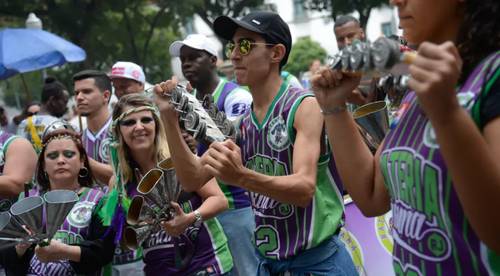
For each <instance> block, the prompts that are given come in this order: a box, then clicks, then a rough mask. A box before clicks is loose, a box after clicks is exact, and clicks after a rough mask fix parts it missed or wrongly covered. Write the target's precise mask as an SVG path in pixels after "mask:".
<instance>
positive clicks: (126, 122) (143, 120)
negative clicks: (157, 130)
mask: <svg viewBox="0 0 500 276" xmlns="http://www.w3.org/2000/svg"><path fill="white" fill-rule="evenodd" d="M139 121H140V122H141V124H143V125H147V124H150V123H152V122H153V121H154V119H153V117H142V118H141V119H139ZM136 123H137V120H136V119H127V120H122V121H121V122H120V125H122V126H125V127H131V126H133V125H135V124H136Z"/></svg>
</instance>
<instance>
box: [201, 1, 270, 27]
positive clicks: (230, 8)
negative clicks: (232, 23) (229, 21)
mask: <svg viewBox="0 0 500 276" xmlns="http://www.w3.org/2000/svg"><path fill="white" fill-rule="evenodd" d="M198 2H199V3H198V5H197V7H196V9H195V10H196V14H198V15H199V16H200V17H201V19H202V20H203V21H204V22H205V23H206V24H207V25H208V26H210V28H211V27H212V23H213V22H214V20H215V19H216V18H217V17H219V16H221V15H226V16H230V17H238V16H240V15H242V14H243V13H248V12H249V11H250V9H251V8H252V7H257V6H259V5H262V4H263V3H264V0H233V1H228V0H201V1H198Z"/></svg>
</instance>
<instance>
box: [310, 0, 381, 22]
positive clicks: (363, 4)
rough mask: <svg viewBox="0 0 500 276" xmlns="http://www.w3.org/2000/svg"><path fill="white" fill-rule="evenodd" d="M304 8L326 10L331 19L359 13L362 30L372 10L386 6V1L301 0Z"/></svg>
mask: <svg viewBox="0 0 500 276" xmlns="http://www.w3.org/2000/svg"><path fill="white" fill-rule="evenodd" d="M302 2H303V3H304V7H306V8H308V9H312V10H320V11H321V10H328V11H330V12H331V15H332V18H333V19H335V18H337V16H339V15H342V14H349V13H352V12H354V11H357V12H358V13H359V21H360V23H361V27H362V28H363V29H364V28H365V27H366V23H367V22H368V18H369V17H370V12H371V10H372V9H373V8H378V7H381V6H384V5H387V3H388V1H387V0H356V1H353V0H302Z"/></svg>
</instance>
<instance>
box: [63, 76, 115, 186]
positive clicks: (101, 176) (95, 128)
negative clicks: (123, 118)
mask: <svg viewBox="0 0 500 276" xmlns="http://www.w3.org/2000/svg"><path fill="white" fill-rule="evenodd" d="M73 82H74V89H75V101H76V106H77V110H78V113H79V114H80V116H84V117H85V118H86V119H87V128H86V129H83V130H82V143H83V147H84V148H85V151H86V152H87V155H88V157H89V162H90V166H91V168H92V172H93V174H94V177H95V178H96V179H97V180H98V181H99V182H100V183H101V184H105V185H106V184H108V182H109V179H110V178H111V176H112V175H113V169H112V168H111V166H110V165H108V164H109V143H110V141H111V140H110V139H111V137H110V135H111V132H110V130H109V129H110V128H109V127H110V125H111V121H112V118H111V114H110V113H109V109H108V103H109V99H110V97H111V80H110V78H109V77H108V76H107V75H106V73H104V72H100V71H96V70H83V71H80V72H78V73H76V74H75V75H74V76H73Z"/></svg>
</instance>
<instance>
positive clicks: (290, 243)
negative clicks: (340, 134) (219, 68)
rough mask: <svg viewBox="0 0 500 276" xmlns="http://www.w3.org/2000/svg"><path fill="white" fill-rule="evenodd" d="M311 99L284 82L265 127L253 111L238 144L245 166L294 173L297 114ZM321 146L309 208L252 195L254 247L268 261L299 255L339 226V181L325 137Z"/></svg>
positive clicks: (243, 124) (246, 117)
mask: <svg viewBox="0 0 500 276" xmlns="http://www.w3.org/2000/svg"><path fill="white" fill-rule="evenodd" d="M312 96H313V95H312V94H310V93H308V92H307V91H305V90H302V89H298V88H292V87H290V85H289V83H288V82H286V81H284V82H283V84H282V85H281V87H280V89H279V92H278V93H277V95H276V96H275V98H274V100H273V102H272V103H271V105H270V107H269V109H268V111H267V114H266V116H265V118H264V120H263V121H262V123H259V122H258V121H257V119H256V117H255V115H254V113H253V112H252V111H251V110H249V111H247V112H246V113H245V114H244V115H243V118H242V120H241V122H240V131H241V139H240V141H239V145H240V147H241V153H242V159H243V163H244V164H245V166H246V167H247V168H249V169H252V170H254V171H257V172H259V173H263V174H266V175H270V176H284V175H290V174H292V173H293V157H294V156H293V151H294V142H295V135H296V130H295V128H294V127H293V125H294V120H295V114H296V111H297V109H298V107H299V106H300V104H301V103H302V101H303V99H304V98H306V97H312ZM317 143H321V155H320V158H319V160H318V163H317V168H318V171H317V178H316V191H315V194H314V197H313V200H312V201H311V203H310V204H309V205H308V206H307V207H306V208H302V207H298V206H294V205H291V204H287V203H281V202H279V201H277V200H275V199H273V198H270V197H268V196H264V195H261V194H258V193H255V192H250V199H251V202H252V207H253V209H254V212H255V223H256V229H255V232H254V239H255V246H256V247H257V250H258V251H259V252H260V254H261V255H262V256H264V257H266V258H270V259H277V260H283V259H286V258H289V257H293V256H297V255H299V254H300V253H301V252H303V251H304V250H307V249H310V248H313V247H316V246H318V245H319V244H320V243H321V242H323V241H326V240H327V239H329V238H330V237H331V236H332V235H334V234H335V232H336V231H337V229H338V228H339V227H340V225H341V219H342V214H343V203H342V197H341V193H340V191H339V188H338V185H339V184H340V183H338V181H339V178H338V176H337V175H336V171H335V170H334V169H332V168H334V166H331V163H332V162H330V157H331V152H330V151H329V149H328V146H327V140H326V137H323V138H322V139H321V140H320V141H317Z"/></svg>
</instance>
